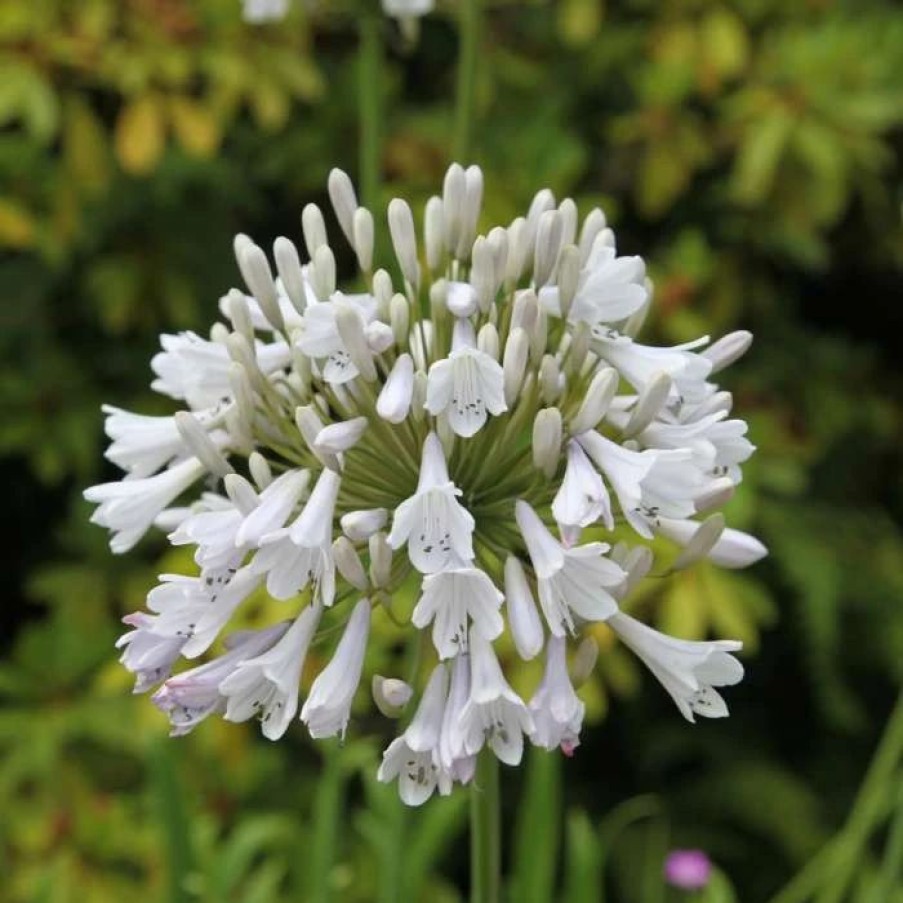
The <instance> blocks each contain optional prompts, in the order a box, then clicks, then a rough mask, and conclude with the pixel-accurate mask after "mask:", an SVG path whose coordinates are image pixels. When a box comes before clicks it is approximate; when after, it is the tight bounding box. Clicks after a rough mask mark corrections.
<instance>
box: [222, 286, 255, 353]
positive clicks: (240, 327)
mask: <svg viewBox="0 0 903 903" xmlns="http://www.w3.org/2000/svg"><path fill="white" fill-rule="evenodd" d="M226 313H227V315H228V317H229V319H230V320H231V321H232V328H233V329H234V330H235V332H237V333H238V334H239V335H240V336H241V337H242V338H243V339H244V340H245V341H246V342H247V343H248V344H249V345H253V343H254V326H253V325H252V323H251V313H250V311H249V310H248V302H247V299H246V298H245V295H244V293H243V292H240V291H239V290H238V289H237V288H233V289H230V290H229V294H228V295H226Z"/></svg>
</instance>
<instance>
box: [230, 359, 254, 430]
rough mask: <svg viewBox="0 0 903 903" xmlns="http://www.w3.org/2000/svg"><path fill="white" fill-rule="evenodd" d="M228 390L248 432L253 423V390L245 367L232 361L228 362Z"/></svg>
mask: <svg viewBox="0 0 903 903" xmlns="http://www.w3.org/2000/svg"><path fill="white" fill-rule="evenodd" d="M229 391H230V392H231V393H232V400H233V402H234V408H235V410H236V411H237V412H238V414H239V416H240V418H241V420H242V422H243V425H244V428H245V429H246V430H247V431H248V432H250V431H251V429H252V427H253V425H254V391H253V389H252V388H251V383H250V380H249V379H248V374H247V372H246V371H245V368H244V367H243V366H242V365H241V364H239V363H235V362H234V361H233V362H232V363H230V364H229Z"/></svg>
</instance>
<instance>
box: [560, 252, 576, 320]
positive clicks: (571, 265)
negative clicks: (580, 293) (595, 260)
mask: <svg viewBox="0 0 903 903" xmlns="http://www.w3.org/2000/svg"><path fill="white" fill-rule="evenodd" d="M580 268H581V263H580V251H579V249H578V248H577V246H576V245H565V246H564V247H563V248H562V249H561V257H560V259H559V261H558V301H559V303H560V305H561V316H562V317H566V316H567V314H568V311H569V310H570V309H571V303H572V302H573V300H574V296H575V295H576V294H577V287H578V285H579V283H580Z"/></svg>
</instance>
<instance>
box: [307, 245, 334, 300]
mask: <svg viewBox="0 0 903 903" xmlns="http://www.w3.org/2000/svg"><path fill="white" fill-rule="evenodd" d="M307 272H308V274H309V276H310V285H311V288H312V289H313V290H314V295H316V297H317V300H318V301H321V302H322V301H328V300H329V298H330V296H331V295H332V294H334V292H335V278H336V277H335V255H334V254H333V253H332V249H331V248H330V247H329V245H320V247H319V248H317V250H316V251H315V252H314V255H313V259H312V260H311V262H310V266H309V267H308V268H307Z"/></svg>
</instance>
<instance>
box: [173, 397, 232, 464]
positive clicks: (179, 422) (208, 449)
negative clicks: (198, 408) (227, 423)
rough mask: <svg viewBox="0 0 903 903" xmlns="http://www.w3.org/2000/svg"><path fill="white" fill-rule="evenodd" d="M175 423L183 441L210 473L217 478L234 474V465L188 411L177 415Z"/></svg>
mask: <svg viewBox="0 0 903 903" xmlns="http://www.w3.org/2000/svg"><path fill="white" fill-rule="evenodd" d="M175 422H176V429H178V431H179V435H180V436H181V437H182V441H183V442H184V443H185V444H186V445H187V446H188V448H189V450H190V451H191V453H192V454H193V455H194V456H195V457H196V458H197V459H198V460H199V461H200V462H201V464H203V465H204V467H206V468H207V470H209V471H210V473H212V474H213V475H214V476H217V477H224V476H225V475H226V474H227V473H232V470H233V468H232V465H231V464H230V463H229V462H228V461H227V460H226V459H225V458H224V457H223V454H222V452H221V451H220V450H219V449H218V448H217V447H216V446H215V445H214V444H213V442H211V441H210V437H209V436H208V435H207V431H206V430H205V429H204V428H203V427H202V426H201V424H200V422H199V421H198V419H197V417H195V416H194V415H193V414H190V413H189V412H188V411H179V412H178V413H177V414H176V415H175Z"/></svg>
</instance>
